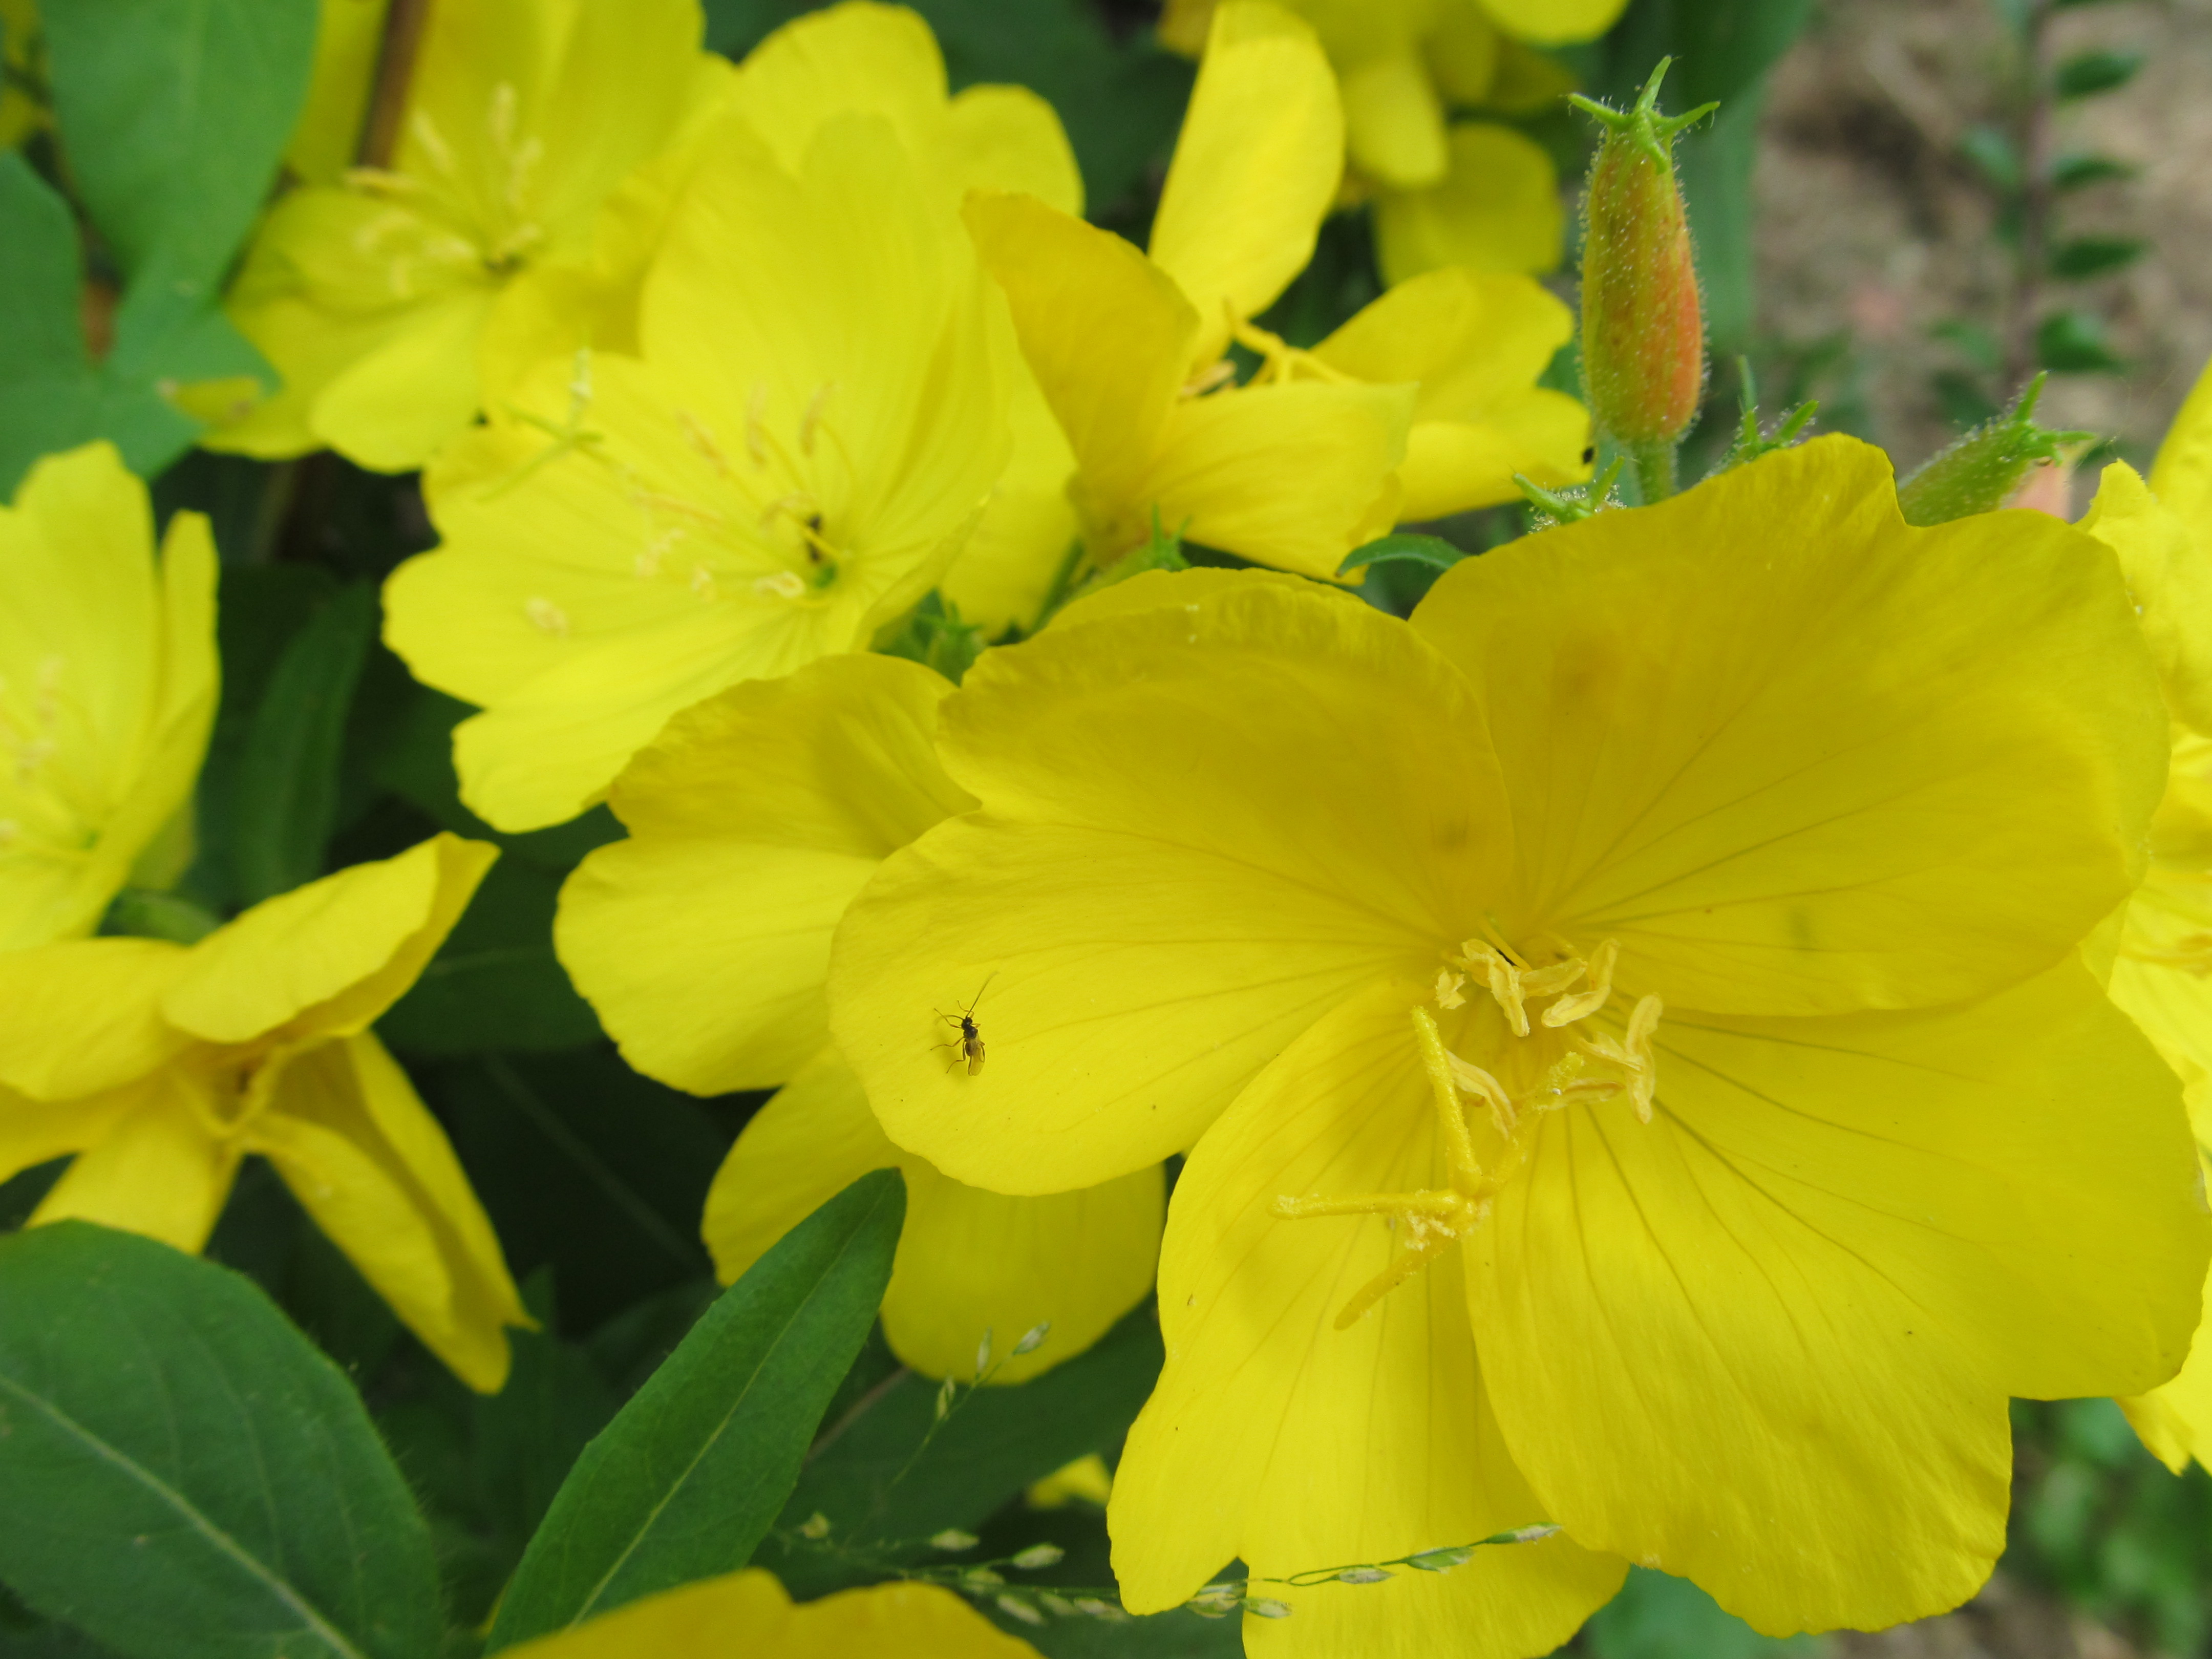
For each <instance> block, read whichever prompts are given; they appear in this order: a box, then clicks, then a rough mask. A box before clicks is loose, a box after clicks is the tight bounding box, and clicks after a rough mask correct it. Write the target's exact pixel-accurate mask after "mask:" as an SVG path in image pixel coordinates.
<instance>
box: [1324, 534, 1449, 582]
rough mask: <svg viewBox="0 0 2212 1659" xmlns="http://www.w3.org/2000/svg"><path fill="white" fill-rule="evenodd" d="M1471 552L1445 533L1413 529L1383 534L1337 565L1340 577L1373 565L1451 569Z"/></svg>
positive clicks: (1349, 554)
mask: <svg viewBox="0 0 2212 1659" xmlns="http://www.w3.org/2000/svg"><path fill="white" fill-rule="evenodd" d="M1466 556H1467V555H1466V554H1465V553H1464V552H1463V551H1462V550H1460V549H1458V548H1456V547H1454V546H1453V545H1452V544H1450V543H1449V542H1448V541H1446V540H1445V539H1444V538H1443V537H1441V536H1419V535H1415V534H1413V532H1410V531H1401V532H1398V533H1397V534H1395V535H1389V536H1384V537H1381V538H1378V539H1376V540H1375V541H1371V542H1369V543H1368V544H1366V545H1365V546H1364V547H1355V548H1353V549H1352V551H1351V552H1349V553H1347V554H1346V555H1345V556H1344V562H1343V563H1342V564H1340V565H1339V566H1337V568H1336V574H1338V575H1340V576H1348V575H1350V574H1352V572H1353V571H1355V570H1364V569H1365V568H1367V567H1368V566H1369V565H1370V564H1418V565H1422V566H1425V567H1426V568H1428V569H1431V570H1449V569H1450V568H1452V567H1453V566H1454V565H1455V564H1457V563H1458V562H1460V561H1461V560H1462V559H1463V558H1465V557H1466Z"/></svg>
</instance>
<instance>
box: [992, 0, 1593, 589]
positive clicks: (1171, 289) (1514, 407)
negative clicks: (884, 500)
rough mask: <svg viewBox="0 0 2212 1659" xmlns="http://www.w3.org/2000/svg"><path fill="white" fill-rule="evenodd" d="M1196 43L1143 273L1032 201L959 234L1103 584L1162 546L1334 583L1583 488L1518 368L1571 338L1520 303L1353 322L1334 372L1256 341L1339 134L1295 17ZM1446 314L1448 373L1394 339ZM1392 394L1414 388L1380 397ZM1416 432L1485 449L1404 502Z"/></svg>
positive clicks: (1126, 255)
mask: <svg viewBox="0 0 2212 1659" xmlns="http://www.w3.org/2000/svg"><path fill="white" fill-rule="evenodd" d="M1210 41H1211V44H1210V45H1209V46H1208V47H1207V49H1206V59H1205V62H1204V63H1203V64H1201V65H1200V70H1199V76H1198V83H1197V86H1196V88H1194V91H1193V92H1192V94H1191V101H1190V109H1189V112H1188V115H1187V116H1186V117H1185V118H1184V121H1183V129H1182V136H1181V137H1179V138H1178V140H1177V141H1176V154H1175V160H1174V162H1173V164H1172V165H1171V166H1170V168H1169V171H1168V178H1167V184H1166V187H1165V189H1164V192H1163V194H1162V196H1161V198H1160V209H1159V213H1158V216H1157V217H1156V218H1155V220H1154V221H1153V226H1152V240H1151V249H1150V253H1149V256H1146V255H1145V254H1140V253H1139V252H1138V251H1137V250H1136V249H1135V248H1133V247H1132V246H1129V244H1127V242H1124V241H1123V240H1121V239H1120V238H1119V237H1116V236H1114V235H1112V234H1109V233H1108V232H1105V231H1102V230H1097V229H1094V228H1091V227H1090V226H1087V225H1085V224H1083V223H1081V222H1079V221H1077V220H1074V219H1073V218H1070V217H1069V216H1066V215H1064V214H1060V213H1058V212H1055V211H1054V210H1052V209H1050V208H1048V207H1047V206H1045V205H1043V204H1040V203H1038V202H1036V201H1033V200H1030V199H1026V198H1024V197H1018V196H1012V195H988V194H980V193H979V194H978V195H975V196H973V197H969V206H968V222H969V228H971V229H972V230H973V231H974V232H975V238H976V242H977V246H979V247H980V248H981V251H982V254H983V258H984V261H985V263H986V264H988V265H989V266H990V268H991V271H992V274H993V275H994V276H996V277H997V278H998V279H999V282H1000V285H1001V286H1002V287H1004V289H1006V295H1007V298H1008V301H1010V303H1011V305H1012V309H1013V316H1014V325H1015V328H1016V330H1017V331H1018V332H1019V334H1020V335H1021V340H1022V348H1023V351H1024V355H1025V356H1027V358H1028V360H1029V362H1030V367H1031V368H1033V369H1034V370H1035V371H1036V376H1037V380H1038V383H1039V384H1040V385H1041V386H1042V388H1043V392H1044V396H1045V399H1046V401H1047V402H1048V404H1050V405H1051V406H1052V409H1053V411H1054V414H1055V415H1056V416H1058V417H1059V421H1060V428H1061V429H1062V431H1063V432H1065V433H1066V436H1067V439H1068V442H1069V444H1070V446H1071V447H1073V451H1074V453H1075V459H1076V464H1077V468H1078V471H1077V476H1076V477H1075V479H1074V481H1073V483H1072V484H1071V485H1070V486H1069V488H1070V490H1071V492H1072V493H1073V495H1074V498H1075V501H1076V505H1077V507H1078V509H1079V512H1080V513H1081V515H1082V520H1083V534H1084V541H1085V548H1086V550H1087V552H1088V555H1089V557H1090V560H1091V562H1092V563H1093V564H1094V565H1099V564H1103V563H1105V562H1110V560H1111V558H1112V557H1113V556H1114V555H1115V554H1117V553H1119V552H1121V550H1125V549H1127V548H1129V547H1132V546H1134V545H1136V544H1139V543H1141V542H1143V541H1144V540H1145V539H1146V538H1147V537H1148V536H1149V535H1150V534H1151V533H1152V526H1154V524H1155V523H1158V524H1159V525H1162V526H1165V527H1166V528H1167V529H1169V530H1170V531H1176V532H1180V533H1182V534H1183V535H1185V536H1187V537H1188V538H1190V539H1191V540H1193V541H1196V542H1200V543H1203V544H1206V545H1208V546H1212V547H1218V548H1223V549H1225V550H1229V551H1231V552H1234V553H1238V554H1242V555H1243V556H1246V557H1249V558H1252V559H1255V560H1258V561H1261V562H1264V563H1267V564H1272V565H1277V566H1279V567H1282V568H1287V569H1291V570H1296V571H1299V572H1302V573H1304V574H1308V575H1316V576H1328V575H1333V574H1335V572H1336V568H1337V566H1338V564H1339V563H1340V562H1341V561H1342V559H1343V557H1344V556H1345V555H1346V553H1348V552H1350V551H1351V550H1352V549H1353V548H1355V547H1357V546H1358V545H1359V544H1362V543H1363V542H1365V541H1367V540H1370V539H1371V538H1373V537H1374V536H1375V535H1377V534H1379V533H1380V532H1382V531H1383V530H1386V529H1388V528H1389V526H1390V525H1391V524H1392V523H1394V522H1395V521H1396V520H1399V519H1400V518H1402V517H1404V516H1406V508H1405V505H1404V503H1405V501H1407V499H1409V498H1411V497H1413V496H1419V497H1420V498H1421V502H1422V508H1423V510H1424V511H1430V512H1452V511H1458V510H1461V509H1462V508H1466V507H1477V506H1481V505H1485V504H1486V503H1489V502H1494V501H1502V500H1505V499H1507V498H1508V497H1510V496H1511V495H1513V494H1514V487H1513V484H1512V482H1511V473H1512V472H1514V471H1522V472H1527V473H1528V474H1530V475H1531V476H1532V477H1539V479H1540V481H1541V480H1543V479H1550V478H1557V479H1559V481H1560V482H1563V483H1564V482H1566V481H1568V480H1570V479H1571V478H1574V477H1581V476H1583V471H1582V461H1581V450H1582V447H1583V441H1584V438H1583V430H1582V429H1577V430H1576V431H1575V432H1574V434H1573V435H1572V436H1571V439H1569V440H1565V441H1563V437H1562V428H1565V427H1566V426H1568V425H1571V424H1572V422H1571V417H1565V418H1563V417H1562V412H1561V410H1559V408H1558V407H1557V406H1555V405H1553V404H1545V403H1543V402H1542V401H1541V399H1540V400H1535V401H1534V402H1531V401H1529V400H1528V399H1527V398H1525V395H1524V394H1526V393H1528V392H1530V391H1532V390H1533V389H1534V388H1533V382H1534V378H1535V374H1536V373H1537V372H1539V371H1540V370H1541V367H1542V362H1541V360H1539V361H1537V362H1535V363H1534V367H1529V366H1528V364H1527V363H1526V362H1525V361H1524V359H1525V358H1526V356H1527V354H1526V353H1525V352H1524V351H1523V350H1522V349H1521V348H1522V344H1523V343H1525V342H1527V341H1530V340H1534V339H1538V338H1547V339H1549V341H1550V343H1551V344H1552V345H1553V346H1556V345H1557V344H1559V343H1562V342H1564V341H1565V338H1566V333H1567V325H1566V318H1565V311H1564V310H1563V309H1561V308H1560V307H1559V306H1558V304H1557V302H1556V301H1553V300H1552V299H1551V298H1550V297H1549V296H1548V295H1544V294H1543V293H1542V292H1541V290H1539V289H1536V288H1535V286H1534V284H1533V283H1526V282H1525V280H1523V281H1522V283H1520V285H1519V286H1518V287H1513V286H1511V285H1508V284H1494V285H1492V286H1490V287H1488V288H1487V289H1480V288H1477V287H1474V286H1472V285H1470V284H1469V283H1468V279H1467V278H1465V277H1464V276H1457V275H1455V276H1452V277H1449V278H1448V279H1445V285H1444V286H1443V288H1441V289H1438V290H1437V292H1435V293H1432V294H1431V295H1425V296H1420V297H1419V298H1417V299H1416V300H1414V301H1409V302H1407V307H1406V308H1405V309H1404V310H1403V311H1394V312H1391V313H1389V314H1388V316H1387V317H1384V316H1373V317H1370V315H1369V313H1362V314H1361V315H1360V316H1359V317H1357V318H1354V319H1352V322H1351V323H1350V324H1348V325H1346V328H1345V329H1343V330H1341V331H1340V333H1339V336H1338V339H1339V340H1340V341H1349V340H1350V339H1351V338H1352V337H1358V339H1359V340H1360V342H1361V344H1360V345H1359V346H1358V347H1357V348H1354V347H1352V346H1350V345H1348V344H1347V345H1346V349H1345V351H1344V352H1343V354H1342V355H1341V356H1340V357H1337V358H1334V359H1332V358H1331V356H1329V354H1328V353H1327V352H1326V351H1316V352H1313V353H1304V352H1299V351H1297V350H1295V349H1293V348H1291V346H1290V345H1288V344H1287V343H1285V342H1283V341H1281V340H1279V339H1278V338H1276V337H1273V335H1270V334H1267V332H1266V331H1262V330H1261V329H1258V328H1256V327H1255V326H1254V325H1252V324H1251V323H1250V322H1249V319H1250V318H1251V317H1253V316H1254V315H1255V314H1256V313H1259V312H1260V311H1261V310H1262V309H1264V308H1265V307H1267V305H1268V304H1269V303H1270V302H1271V301H1273V299H1274V298H1275V297H1276V295H1279V294H1280V293H1281V292H1282V290H1283V289H1284V288H1285V285H1287V284H1288V283H1289V282H1290V281H1291V278H1292V277H1293V276H1296V275H1297V272H1298V271H1299V270H1301V269H1302V268H1303V267H1304V264H1305V263H1306V261H1307V259H1308V258H1309V257H1310V255H1311V253H1312V251H1313V243H1314V234H1315V231H1316V228H1317V227H1318V226H1319V225H1320V223H1321V221H1322V216H1324V215H1325V214H1326V213H1327V212H1328V205H1329V203H1330V201H1331V199H1332V198H1333V197H1334V193H1335V190H1336V183H1337V178H1338V174H1339V173H1340V170H1341V167H1342V159H1343V158H1342V153H1341V152H1342V145H1343V137H1342V133H1343V119H1342V116H1341V113H1340V109H1339V106H1338V100H1337V94H1336V87H1335V82H1334V80H1333V78H1332V77H1331V76H1330V74H1329V70H1328V61H1327V59H1326V58H1324V57H1323V56H1322V51H1321V48H1320V47H1319V46H1318V45H1316V41H1315V40H1314V36H1313V33H1312V31H1311V29H1310V28H1309V27H1307V26H1306V25H1305V24H1304V22H1302V21H1300V20H1298V19H1297V18H1296V17H1293V16H1291V15H1290V14H1289V13H1287V12H1285V11H1283V10H1281V9H1279V8H1277V7H1274V6H1272V5H1268V4H1265V3H1261V0H1231V3H1228V4H1225V5H1223V6H1222V7H1220V8H1219V9H1218V10H1217V11H1216V12H1215V13H1214V15H1213V21H1212V32H1211V35H1210ZM1372 309H1373V308H1372V307H1370V311H1371V310H1372ZM1438 313H1452V320H1451V321H1450V323H1449V325H1448V326H1447V327H1446V329H1445V331H1443V334H1442V335H1440V336H1438V337H1437V339H1449V341H1451V342H1452V343H1454V345H1455V347H1456V348H1458V351H1457V355H1448V354H1446V353H1445V352H1444V351H1443V348H1442V347H1441V345H1439V344H1438V343H1437V339H1426V340H1425V339H1422V338H1419V337H1415V336H1414V335H1413V333H1412V332H1411V331H1408V330H1407V328H1406V327H1405V324H1406V322H1407V319H1412V318H1414V317H1416V316H1419V317H1421V318H1423V319H1428V320H1435V319H1436V317H1437V314H1438ZM1493 330H1495V331H1498V334H1499V335H1500V336H1501V337H1502V338H1503V340H1504V341H1510V344H1503V345H1501V343H1500V342H1498V341H1494V340H1493V339H1492V331H1493ZM1385 339H1388V340H1389V341H1390V344H1389V346H1388V348H1387V349H1377V347H1378V346H1379V344H1380V343H1381V342H1383V340H1385ZM1232 340H1235V341H1237V342H1240V343H1243V344H1244V345H1246V346H1247V347H1249V348H1250V349H1253V350H1254V351H1255V352H1257V353H1258V354H1259V355H1260V356H1261V358H1262V359H1263V362H1264V368H1263V369H1262V371H1261V373H1260V374H1256V375H1255V376H1254V378H1253V380H1251V382H1250V383H1249V384H1247V385H1244V386H1237V385H1235V384H1233V381H1234V378H1235V375H1234V370H1233V368H1232V365H1231V362H1230V361H1229V359H1228V358H1226V357H1225V356H1224V354H1225V351H1226V350H1227V349H1228V348H1229V345H1230V344H1231V341H1232ZM1544 356H1546V357H1548V356H1549V352H1548V350H1547V351H1546V352H1545V354H1544ZM1370 373H1382V374H1389V375H1390V376H1391V377H1392V380H1390V381H1388V382H1378V381H1376V380H1369V379H1367V378H1364V377H1365V376H1366V375H1367V374H1370ZM1408 374H1418V376H1419V381H1420V384H1419V386H1415V385H1413V384H1412V383H1410V381H1407V380H1399V379H1397V377H1399V376H1403V375H1408ZM1432 383H1433V385H1432ZM1445 385H1450V386H1453V387H1454V389H1453V390H1452V391H1451V392H1449V393H1445V394H1435V393H1434V387H1435V386H1445ZM1554 395H1555V396H1556V394H1554ZM1560 402H1562V403H1567V402H1571V400H1565V399H1561V400H1560ZM1523 415H1528V416H1530V418H1529V419H1528V422H1525V423H1524V422H1522V421H1521V419H1520V418H1519V417H1520V416H1523ZM1431 420H1448V421H1450V422H1455V423H1460V424H1464V425H1468V426H1470V427H1473V428H1479V432H1478V433H1476V434H1473V435H1469V436H1468V441H1467V445H1466V447H1468V448H1470V449H1473V450H1476V451H1479V452H1480V460H1479V462H1478V463H1476V464H1474V465H1470V466H1468V468H1467V469H1466V470H1464V471H1454V470H1450V469H1446V470H1443V471H1432V472H1431V476H1428V477H1425V478H1424V479H1423V480H1421V481H1420V482H1419V484H1418V486H1417V485H1416V482H1415V481H1414V480H1413V478H1411V477H1406V478H1403V479H1401V476H1400V473H1399V471H1398V469H1399V466H1400V464H1401V462H1403V461H1405V460H1406V459H1407V443H1408V439H1407V429H1408V428H1409V427H1411V426H1413V424H1414V423H1415V422H1428V421H1431ZM1425 453H1427V452H1425ZM1417 459H1418V458H1417ZM1500 461H1504V462H1506V463H1508V465H1505V466H1504V469H1503V470H1502V471H1501V470H1500V466H1499V465H1498V463H1499V462H1500Z"/></svg>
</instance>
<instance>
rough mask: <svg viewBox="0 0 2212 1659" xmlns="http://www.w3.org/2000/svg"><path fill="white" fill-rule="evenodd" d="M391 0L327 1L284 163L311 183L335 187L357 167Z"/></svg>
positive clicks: (324, 2)
mask: <svg viewBox="0 0 2212 1659" xmlns="http://www.w3.org/2000/svg"><path fill="white" fill-rule="evenodd" d="M387 3H388V0H322V7H321V17H320V19H319V22H318V24H317V27H316V30H315V67H314V70H313V74H312V75H311V76H310V77H309V79H308V82H307V103H306V106H305V107H303V108H302V109H301V112H300V124H299V125H298V126H296V127H295V128H294V129H293V130H292V137H291V141H290V143H288V144H286V145H285V147H284V165H285V166H286V167H289V168H290V169H291V170H292V171H293V173H295V174H297V175H298V176H299V177H300V178H301V179H306V180H307V182H308V183H310V184H316V185H333V184H336V183H337V181H338V179H339V176H340V175H341V174H343V173H344V172H345V170H346V169H347V168H348V167H351V166H352V165H353V160H354V153H355V150H356V146H357V144H358V142H359V140H360V137H361V123H362V117H363V116H364V115H365V114H367V113H368V94H369V89H370V87H371V84H372V83H373V82H374V80H375V79H376V63H377V54H378V49H379V47H380V45H381V44H382V41H383V37H384V14H385V11H386V8H387Z"/></svg>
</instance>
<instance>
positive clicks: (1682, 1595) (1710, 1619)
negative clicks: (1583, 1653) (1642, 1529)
mask: <svg viewBox="0 0 2212 1659" xmlns="http://www.w3.org/2000/svg"><path fill="white" fill-rule="evenodd" d="M1583 1644H1584V1645H1586V1646H1587V1648H1588V1650H1589V1652H1590V1653H1591V1654H1592V1655H1594V1656H1595V1659H1766V1656H1773V1659H1781V1656H1784V1655H1793V1654H1802V1655H1806V1656H1811V1655H1814V1654H1817V1653H1820V1651H1822V1644H1821V1643H1820V1638H1818V1637H1808V1636H1793V1637H1787V1638H1781V1639H1777V1638H1773V1637H1771V1636H1761V1635H1760V1634H1759V1632H1757V1631H1755V1630H1753V1629H1752V1627H1751V1626H1748V1625H1747V1624H1745V1623H1744V1622H1743V1621H1742V1620H1740V1619H1738V1618H1736V1617H1735V1615H1734V1614H1732V1613H1725V1612H1723V1611H1722V1609H1721V1608H1720V1607H1719V1606H1718V1605H1717V1603H1716V1602H1715V1601H1713V1599H1712V1597H1711V1596H1710V1595H1706V1594H1705V1591H1703V1590H1701V1589H1699V1588H1698V1587H1697V1586H1696V1585H1695V1584H1693V1583H1691V1582H1690V1581H1689V1580H1688V1579H1686V1578H1670V1577H1668V1576H1667V1575H1666V1574H1665V1573H1663V1572H1654V1571H1651V1570H1650V1568H1649V1567H1631V1568H1630V1569H1629V1571H1628V1582H1627V1583H1625V1584H1623V1585H1622V1586H1621V1589H1620V1595H1616V1596H1615V1597H1614V1598H1613V1600H1612V1601H1610V1602H1608V1603H1607V1605H1606V1606H1605V1607H1602V1608H1601V1609H1600V1610H1599V1612H1598V1613H1597V1614H1596V1615H1595V1617H1593V1618H1592V1619H1591V1620H1590V1621H1589V1627H1588V1630H1587V1632H1586V1633H1585V1635H1584V1636H1583Z"/></svg>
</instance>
